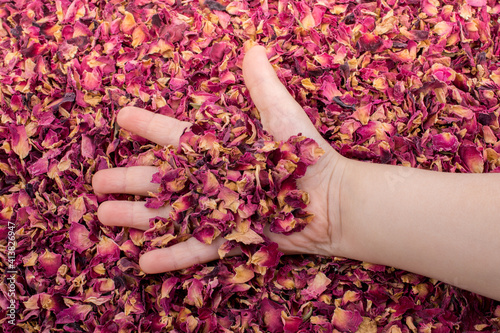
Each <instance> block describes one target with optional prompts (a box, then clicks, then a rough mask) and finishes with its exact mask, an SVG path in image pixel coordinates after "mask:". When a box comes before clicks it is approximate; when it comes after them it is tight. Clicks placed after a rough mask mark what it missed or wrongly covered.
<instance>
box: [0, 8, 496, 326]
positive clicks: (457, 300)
mask: <svg viewBox="0 0 500 333" xmlns="http://www.w3.org/2000/svg"><path fill="white" fill-rule="evenodd" d="M499 20H500V4H498V1H497V0H377V1H369V0H368V1H367V0H321V1H312V0H300V1H298V0H251V1H246V0H242V1H238V0H237V1H232V2H229V1H226V0H220V2H216V1H214V0H205V1H203V0H200V1H189V0H186V1H175V0H148V1H143V0H131V1H97V0H75V1H69V0H53V1H52V0H33V1H27V0H18V1H2V2H1V4H0V54H1V57H0V106H1V108H0V196H1V197H0V221H1V224H0V249H1V251H0V262H1V264H0V279H4V278H5V277H6V276H7V275H9V274H7V273H6V267H8V266H7V265H8V261H7V256H6V254H5V253H6V252H5V251H4V249H5V246H6V245H7V242H6V240H7V234H8V230H9V229H8V227H7V225H6V224H5V223H4V221H9V222H13V223H15V226H16V228H15V229H16V239H17V250H16V259H15V266H16V267H17V269H18V271H19V274H17V275H16V278H15V290H16V301H17V303H16V306H17V308H16V316H17V327H15V328H12V327H11V326H9V324H8V322H7V321H6V318H7V317H6V315H5V314H6V312H5V309H6V308H7V306H8V304H9V303H8V302H9V295H8V290H7V289H6V288H5V286H6V283H2V284H0V304H1V310H0V318H1V319H0V325H1V327H2V329H3V331H6V332H9V331H10V332H50V331H58V330H59V331H65V332H82V331H84V332H94V331H96V332H119V331H126V332H139V331H148V332H155V331H160V330H164V331H168V330H175V331H181V332H198V331H221V332H246V331H254V332H282V331H288V332H325V331H326V332H331V331H334V330H337V331H339V332H349V331H353V332H354V331H356V330H359V331H362V332H377V331H384V332H385V331H390V332H430V331H432V332H449V331H482V332H495V331H499V330H500V328H499V322H500V305H499V304H498V302H493V301H491V300H489V299H486V298H483V297H480V296H477V295H474V294H472V293H468V292H465V291H463V290H460V289H459V288H455V287H451V286H449V285H446V284H443V283H441V282H438V281H435V280H432V279H429V278H425V277H422V276H417V275H415V274H411V273H408V272H404V271H400V270H395V269H393V268H390V267H382V266H376V265H371V264H367V263H360V262H356V261H353V260H347V259H341V258H318V257H308V256H283V257H281V258H279V263H278V264H277V265H278V266H277V268H276V269H267V270H265V271H263V270H259V269H257V267H255V266H252V265H251V264H248V262H247V260H246V258H244V256H236V257H231V258H224V259H223V260H219V261H216V262H212V263H209V264H206V265H197V266H195V267H192V268H189V269H185V270H182V271H179V272H175V273H168V274H162V275H151V276H145V275H144V273H143V272H141V271H140V269H139V268H138V265H137V260H138V256H139V254H140V252H141V248H142V247H144V245H145V242H149V241H151V240H153V239H155V238H156V237H155V235H148V234H146V235H144V233H142V232H139V231H137V230H135V229H130V230H124V229H123V228H110V227H106V226H103V225H102V224H101V223H100V222H99V221H98V219H97V216H96V211H97V207H98V202H100V201H102V200H105V199H129V200H135V199H138V198H135V197H129V196H124V195H109V196H103V197H97V196H96V195H94V194H93V191H92V187H91V178H92V175H93V174H94V173H95V171H96V170H101V169H105V168H110V167H115V166H130V165H140V164H151V163H152V162H153V161H154V160H155V159H158V157H155V154H157V155H158V154H160V155H161V154H164V153H158V148H157V147H156V146H155V145H152V144H151V143H149V142H147V141H146V140H144V139H142V138H139V137H137V136H134V135H131V134H130V133H127V132H125V131H122V130H120V129H119V128H117V126H115V118H116V114H117V112H118V111H119V109H120V108H121V107H123V106H125V105H134V106H137V107H143V108H147V109H149V110H152V111H154V112H157V113H161V114H165V115H169V116H172V117H176V118H178V119H181V120H187V121H189V120H193V119H195V117H193V114H192V113H193V112H197V111H195V110H197V109H199V108H200V107H202V105H203V107H211V106H213V107H216V105H218V106H220V107H223V108H224V109H226V110H233V108H234V110H238V112H240V111H241V112H242V113H244V114H247V115H248V118H249V120H250V121H252V120H253V119H255V115H256V114H255V113H256V111H255V107H254V106H253V104H252V103H251V100H250V96H249V93H248V91H247V89H246V88H245V86H244V84H243V80H242V75H241V61H242V58H243V54H244V51H245V50H247V49H248V48H249V47H250V46H252V45H253V44H254V43H260V44H262V45H265V46H266V48H267V51H268V56H269V58H270V60H271V62H272V63H273V64H274V65H275V69H276V71H277V74H278V76H279V78H280V79H281V80H282V81H283V82H284V83H285V84H286V86H287V87H288V89H289V91H290V92H291V93H292V95H293V96H294V97H295V99H296V100H297V101H298V102H299V104H300V105H302V106H303V108H304V109H305V111H306V113H307V114H308V115H309V117H310V119H311V120H312V121H313V123H314V125H315V126H316V128H317V129H318V130H319V131H320V133H322V134H323V136H324V137H325V138H326V139H327V140H328V141H329V142H330V143H331V144H332V146H333V147H335V148H336V149H337V150H338V151H340V152H341V153H342V154H344V155H345V156H348V157H351V158H357V159H363V160H368V161H372V162H376V163H391V164H403V165H407V166H411V167H415V168H426V169H433V170H436V171H446V172H498V171H499V170H500V140H499V138H500V128H499V112H500V110H499V104H500V95H499V86H500V69H499V67H500V66H499V63H500V23H499ZM193 134H195V133H193ZM242 134H243V133H242ZM164 156H165V157H166V156H167V155H164ZM166 162H168V159H166ZM201 167H202V166H200V168H201ZM203 170H205V169H203ZM207 170H208V169H207ZM202 172H205V171H201V172H200V175H199V176H200V177H202V175H201V173H202ZM207 175H208V174H207ZM214 175H215V174H214ZM193 180H194V179H193ZM194 183H195V182H193V184H194ZM195 191H196V190H195ZM233 191H234V190H233ZM229 211H230V212H231V213H233V211H232V210H230V209H229ZM160 222H161V223H164V224H165V225H166V227H165V231H168V230H167V229H168V228H170V225H168V223H167V222H168V221H163V222H162V221H159V223H160ZM192 227H193V226H190V227H189V228H192ZM186 232H188V230H187V229H186ZM214 232H215V230H214ZM220 232H221V234H223V231H220ZM149 236H151V238H148V239H146V238H147V237H149ZM201 238H203V237H201ZM269 246H270V245H269ZM2 282H5V280H2ZM4 318H5V319H4Z"/></svg>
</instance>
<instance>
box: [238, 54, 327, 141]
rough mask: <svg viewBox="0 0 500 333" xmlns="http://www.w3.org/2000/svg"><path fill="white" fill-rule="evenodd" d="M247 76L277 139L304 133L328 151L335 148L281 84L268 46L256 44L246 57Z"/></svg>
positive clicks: (268, 128) (247, 84)
mask: <svg viewBox="0 0 500 333" xmlns="http://www.w3.org/2000/svg"><path fill="white" fill-rule="evenodd" d="M243 77H244V79H245V85H246V86H247V88H248V90H249V91H250V96H251V97H252V100H253V102H254V104H255V106H256V107H257V109H258V110H259V112H260V116H261V120H262V124H263V126H264V128H265V129H266V130H267V131H269V133H271V134H272V135H273V136H274V137H275V139H276V140H287V139H288V138H289V137H290V136H292V135H297V134H299V133H302V135H304V136H306V137H309V138H311V139H313V140H315V141H316V142H317V143H318V144H319V145H320V146H321V148H323V149H324V150H327V149H331V147H330V145H329V144H328V142H326V141H325V140H324V139H323V137H322V136H321V135H320V134H319V132H318V131H317V130H316V128H315V127H314V125H313V124H312V122H311V120H310V119H309V117H308V116H307V114H306V113H305V112H304V110H303V109H302V107H301V106H300V105H299V103H297V102H296V101H295V99H294V98H293V97H292V96H291V95H290V93H289V92H288V90H287V89H286V88H285V86H283V84H281V82H280V80H279V79H278V76H277V75H276V72H275V71H274V69H273V66H272V65H271V64H270V63H269V61H268V60H267V55H266V49H265V48H264V47H262V46H260V45H258V46H254V47H252V48H251V49H250V50H248V51H247V53H246V54H245V58H244V59H243Z"/></svg>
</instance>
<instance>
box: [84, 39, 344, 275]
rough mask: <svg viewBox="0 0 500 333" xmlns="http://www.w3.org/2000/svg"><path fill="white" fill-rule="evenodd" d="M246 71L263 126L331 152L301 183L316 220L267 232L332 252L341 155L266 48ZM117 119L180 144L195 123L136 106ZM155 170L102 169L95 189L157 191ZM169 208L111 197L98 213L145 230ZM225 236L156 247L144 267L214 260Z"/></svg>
mask: <svg viewBox="0 0 500 333" xmlns="http://www.w3.org/2000/svg"><path fill="white" fill-rule="evenodd" d="M263 69H265V70H263ZM243 72H244V77H245V83H246V85H247V87H248V89H249V90H250V94H251V95H252V99H253V100H254V103H255V105H256V106H257V108H258V109H259V111H260V113H261V116H262V122H263V124H264V127H265V128H266V129H267V130H268V131H269V132H270V133H271V134H273V135H274V136H275V138H276V139H277V140H286V139H288V137H290V136H292V135H296V134H298V133H302V134H303V135H305V136H307V137H310V138H313V139H314V140H316V141H317V142H318V143H319V144H320V146H321V147H322V148H323V149H324V150H325V151H326V153H325V155H324V156H323V157H322V158H321V159H320V160H319V161H318V163H317V164H315V165H313V166H311V167H310V168H308V170H307V173H306V175H305V176H304V177H303V178H301V179H299V182H298V185H299V187H300V188H301V189H303V190H304V191H306V192H308V193H309V196H310V201H311V202H310V204H309V206H308V208H307V210H308V211H309V212H311V213H314V214H315V218H314V220H313V222H312V223H311V224H309V225H308V226H307V227H306V228H305V229H304V230H302V231H301V232H299V233H294V234H292V235H289V236H284V235H280V234H273V233H269V232H268V236H269V238H270V239H271V240H272V241H275V242H276V243H278V245H279V247H280V250H281V251H283V252H284V253H310V254H322V255H328V254H331V252H332V248H333V246H334V245H335V244H332V233H334V232H335V228H337V225H338V223H339V221H338V220H339V217H338V214H333V215H332V214H330V215H329V210H328V207H329V205H330V206H331V205H332V202H333V204H335V201H336V200H338V198H337V196H336V195H335V194H334V197H335V198H334V200H332V198H330V200H329V195H331V193H330V192H331V191H330V185H331V179H334V183H335V184H336V183H337V181H338V179H340V177H338V175H337V174H338V173H339V172H341V171H339V170H341V169H342V168H336V167H335V166H336V165H337V164H338V162H339V161H340V156H339V155H338V154H337V153H336V152H335V151H334V150H333V149H332V148H331V147H330V146H329V145H328V143H327V142H326V141H325V140H323V139H322V138H321V136H320V135H319V133H318V132H317V131H316V130H315V128H314V126H313V125H312V123H311V122H310V121H309V119H308V118H307V115H306V114H305V113H304V112H303V110H302V108H301V107H300V106H299V105H298V104H297V103H296V102H295V100H294V99H293V98H292V97H291V96H290V95H289V94H288V92H287V91H286V88H285V87H284V86H283V85H282V84H281V83H280V82H279V80H278V78H277V77H276V75H275V73H274V70H273V69H272V67H271V66H270V65H269V63H268V61H267V57H266V55H265V53H264V49H263V48H261V47H255V48H253V49H251V50H250V51H249V52H248V53H247V55H246V56H245V61H244V66H243ZM118 123H119V124H120V126H122V127H123V128H125V129H127V130H129V131H131V132H134V133H136V134H138V135H140V136H142V137H144V138H147V139H149V140H151V141H153V142H156V143H158V144H161V145H167V144H176V143H177V142H178V140H179V137H180V135H181V133H182V131H183V130H184V129H185V128H186V127H188V126H190V124H189V123H186V122H181V121H178V120H175V119H173V118H169V117H166V116H161V115H157V114H153V113H151V112H148V111H146V110H142V109H138V108H133V107H127V108H124V109H123V110H122V111H120V113H119V114H118ZM155 172H156V169H155V168H154V167H152V166H143V167H131V168H115V169H108V170H102V171H99V172H97V173H96V175H95V176H94V179H93V186H94V190H95V191H96V192H100V193H131V194H139V195H147V193H148V191H155V190H156V187H155V185H154V184H152V183H151V182H150V181H151V178H152V175H153V174H154V173H155ZM335 184H334V185H335ZM169 211H170V208H169V207H165V208H162V209H160V210H152V209H148V208H146V207H145V206H144V202H128V201H110V202H104V203H102V204H101V205H100V206H99V210H98V216H99V219H100V221H101V222H102V223H104V224H107V225H116V226H125V227H134V228H139V229H143V230H145V229H148V227H149V222H148V221H149V218H151V217H154V216H168V213H169ZM332 216H334V218H333V219H332ZM332 220H336V221H332ZM332 230H333V231H332ZM223 241H224V240H223V239H218V240H216V241H215V242H214V243H213V244H212V245H205V244H202V243H200V242H198V241H196V240H195V239H189V240H188V241H186V242H183V243H179V244H176V245H174V246H171V247H168V248H164V249H159V250H155V251H151V252H149V253H146V254H145V255H143V256H142V257H141V262H140V263H141V267H142V269H143V270H144V271H146V272H148V273H159V272H164V271H170V270H176V269H180V268H184V267H188V266H191V265H193V264H196V263H203V262H207V261H210V260H214V259H216V258H217V257H218V252H217V250H218V247H219V245H220V244H222V242H223Z"/></svg>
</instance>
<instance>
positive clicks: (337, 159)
mask: <svg viewBox="0 0 500 333" xmlns="http://www.w3.org/2000/svg"><path fill="white" fill-rule="evenodd" d="M334 155H335V156H334V157H333V163H334V167H333V168H332V172H331V175H330V179H329V185H328V198H327V203H328V204H327V209H328V224H329V229H328V233H329V237H330V240H331V248H330V253H329V255H330V256H343V255H344V252H345V251H344V238H343V233H342V216H343V206H345V205H343V202H345V198H344V196H345V186H346V174H347V173H348V171H349V170H350V167H351V164H352V160H350V159H348V158H346V157H344V156H342V155H340V154H339V153H337V152H336V151H335V152H334Z"/></svg>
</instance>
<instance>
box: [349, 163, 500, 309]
mask: <svg viewBox="0 0 500 333" xmlns="http://www.w3.org/2000/svg"><path fill="white" fill-rule="evenodd" d="M341 191H342V192H341V199H340V200H341V202H340V204H341V207H340V212H341V233H342V236H341V244H340V250H341V255H342V256H345V257H349V258H354V259H359V260H363V261H367V262H371V263H377V264H384V265H389V266H393V267H397V268H400V269H404V270H407V271H410V272H414V273H418V274H422V275H425V276H429V277H433V278H436V279H438V280H441V281H444V282H447V283H450V284H452V285H455V286H458V287H460V288H463V289H467V290H470V291H473V292H477V293H479V294H481V295H485V296H487V297H490V298H493V299H500V283H499V281H500V174H452V173H440V172H434V171H428V170H420V169H411V168H404V167H401V166H390V165H380V164H373V163H366V162H359V161H350V162H349V163H348V165H347V168H346V170H345V173H344V178H343V183H342V189H341Z"/></svg>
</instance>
